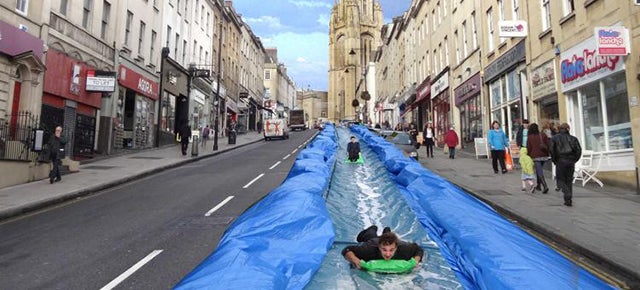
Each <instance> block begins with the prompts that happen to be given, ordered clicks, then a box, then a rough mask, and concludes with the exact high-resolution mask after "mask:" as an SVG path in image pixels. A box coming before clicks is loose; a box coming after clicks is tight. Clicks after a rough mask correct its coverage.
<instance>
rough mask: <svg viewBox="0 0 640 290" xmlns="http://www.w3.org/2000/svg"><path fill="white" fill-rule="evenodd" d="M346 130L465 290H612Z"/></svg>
mask: <svg viewBox="0 0 640 290" xmlns="http://www.w3.org/2000/svg"><path fill="white" fill-rule="evenodd" d="M352 130H353V131H354V132H355V133H356V134H358V135H359V136H360V138H361V139H363V140H366V142H367V143H368V144H369V146H370V147H371V148H372V150H373V151H374V152H376V154H377V155H378V157H379V158H380V160H381V161H382V162H384V164H385V166H386V168H387V170H388V171H389V172H390V173H391V174H393V175H394V178H395V181H396V182H397V184H398V187H400V188H401V192H402V193H403V194H404V195H405V197H406V200H407V203H409V205H410V206H411V208H412V210H413V211H414V212H415V214H416V216H417V218H418V219H419V221H420V223H421V224H422V225H423V226H424V227H425V228H426V229H427V231H428V233H429V236H430V238H431V239H433V240H434V241H435V242H436V243H437V244H438V246H439V247H440V250H441V251H442V254H443V255H444V256H445V258H446V259H447V261H448V262H449V263H450V265H451V267H452V269H453V270H454V271H455V272H456V274H457V276H458V277H459V279H460V282H461V283H462V284H463V285H464V287H465V288H466V289H615V288H614V287H612V286H610V285H608V284H606V283H604V282H603V281H601V280H599V279H598V278H596V277H595V276H594V275H593V274H591V273H589V272H588V271H586V270H584V269H583V268H581V267H579V266H578V265H576V264H575V263H573V262H571V261H569V260H568V259H567V258H565V257H563V256H562V255H560V254H559V253H558V252H556V251H555V250H553V249H551V248H550V247H548V246H547V245H545V244H543V243H542V242H540V241H538V240H537V239H535V238H534V237H532V236H531V235H529V234H528V233H526V232H524V231H523V230H522V229H520V228H519V227H517V226H515V225H514V224H512V223H511V222H509V221H508V220H506V219H505V218H504V217H502V216H500V215H499V214H498V213H496V212H495V211H494V210H493V209H492V208H491V207H489V206H488V205H486V204H484V203H483V202H481V201H479V200H478V199H476V198H475V197H473V196H471V195H469V194H468V193H466V192H464V191H463V190H462V189H460V188H458V187H457V186H455V185H453V184H451V183H450V182H449V181H447V180H446V179H444V178H442V177H440V176H438V175H436V174H434V173H433V172H431V171H429V170H428V169H426V168H424V167H422V166H420V164H419V163H417V162H415V161H413V160H411V159H409V158H407V157H404V156H402V157H399V156H398V151H399V150H398V149H396V148H394V147H392V146H389V143H388V142H386V141H385V140H384V139H382V138H381V137H379V136H377V135H376V134H373V133H372V132H370V131H369V130H367V129H366V128H364V127H361V126H359V127H353V128H352Z"/></svg>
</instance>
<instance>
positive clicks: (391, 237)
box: [378, 232, 398, 246]
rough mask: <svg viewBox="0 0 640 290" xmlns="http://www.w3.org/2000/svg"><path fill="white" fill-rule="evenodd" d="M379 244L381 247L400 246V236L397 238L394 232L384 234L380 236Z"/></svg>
mask: <svg viewBox="0 0 640 290" xmlns="http://www.w3.org/2000/svg"><path fill="white" fill-rule="evenodd" d="M378 244H379V245H380V246H387V245H393V244H395V245H398V236H396V234H395V233H393V232H388V233H384V234H382V236H380V239H379V240H378Z"/></svg>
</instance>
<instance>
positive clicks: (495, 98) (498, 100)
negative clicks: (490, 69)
mask: <svg viewBox="0 0 640 290" xmlns="http://www.w3.org/2000/svg"><path fill="white" fill-rule="evenodd" d="M491 104H493V106H494V107H495V106H500V105H501V104H502V93H501V90H500V80H497V81H495V82H493V83H491Z"/></svg>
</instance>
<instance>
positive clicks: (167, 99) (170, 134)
mask: <svg viewBox="0 0 640 290" xmlns="http://www.w3.org/2000/svg"><path fill="white" fill-rule="evenodd" d="M188 79H189V72H188V71H187V70H186V69H185V68H183V67H182V66H181V65H180V64H179V63H177V62H176V61H174V60H173V59H171V58H168V57H166V58H163V60H162V79H161V80H160V82H161V86H162V92H161V95H162V98H161V99H160V104H159V105H160V115H159V127H158V129H159V130H158V136H159V137H158V138H159V139H158V144H159V145H160V146H161V145H166V144H174V143H175V142H176V141H175V140H176V134H177V132H179V130H180V129H181V128H182V127H183V126H186V125H188V124H189V89H188Z"/></svg>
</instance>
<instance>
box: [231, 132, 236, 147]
mask: <svg viewBox="0 0 640 290" xmlns="http://www.w3.org/2000/svg"><path fill="white" fill-rule="evenodd" d="M236 134H237V132H236V130H231V131H229V144H230V145H231V144H236V137H237V135H236Z"/></svg>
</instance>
